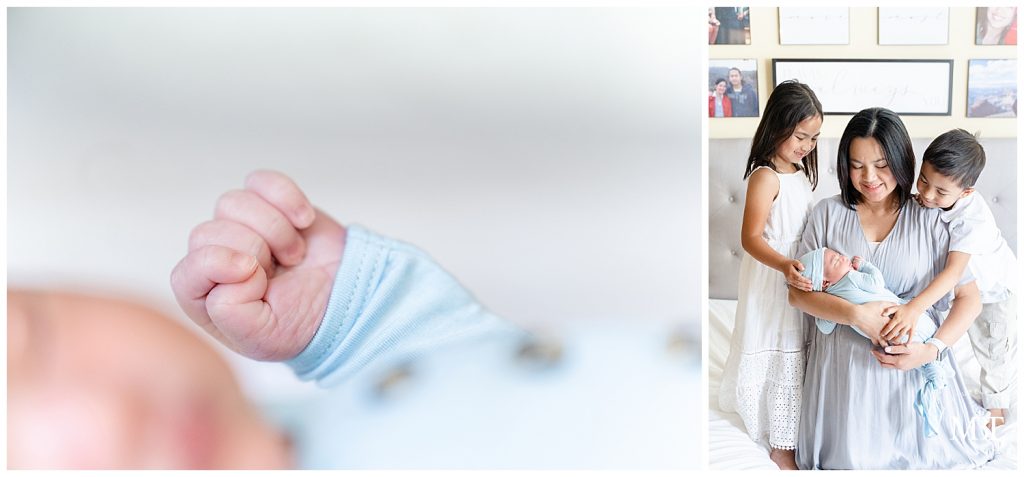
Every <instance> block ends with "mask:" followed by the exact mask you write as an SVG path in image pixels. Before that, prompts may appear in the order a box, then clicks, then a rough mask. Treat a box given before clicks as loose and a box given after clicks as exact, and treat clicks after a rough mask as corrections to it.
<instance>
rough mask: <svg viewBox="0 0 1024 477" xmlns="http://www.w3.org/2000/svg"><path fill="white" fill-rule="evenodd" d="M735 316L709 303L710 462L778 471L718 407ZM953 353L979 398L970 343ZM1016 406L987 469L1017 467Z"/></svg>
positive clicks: (721, 303)
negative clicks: (719, 389) (994, 456)
mask: <svg viewBox="0 0 1024 477" xmlns="http://www.w3.org/2000/svg"><path fill="white" fill-rule="evenodd" d="M735 316H736V301H735V300H710V301H709V304H708V406H709V409H708V462H709V465H710V468H712V469H715V470H724V469H728V470H744V469H775V468H776V467H775V464H774V463H773V462H772V461H771V459H769V458H768V447H767V446H762V445H760V444H757V443H756V442H754V441H752V440H750V438H749V437H747V432H746V430H745V429H744V427H743V421H741V420H740V417H739V415H738V414H736V413H732V412H723V411H722V410H720V409H719V408H718V387H719V385H720V384H721V382H722V370H723V368H724V367H725V360H726V359H727V358H728V357H729V337H730V335H731V333H732V326H733V320H734V318H735ZM953 353H954V355H955V356H956V359H957V362H958V363H960V366H961V367H960V369H961V371H962V372H963V375H964V379H965V381H966V382H967V385H968V387H969V388H970V389H971V390H972V393H973V394H974V395H975V399H977V398H978V396H979V395H980V386H979V384H978V362H977V360H975V359H974V352H973V351H972V350H971V345H970V343H969V340H968V339H967V338H966V337H964V338H963V339H961V340H960V341H958V342H957V343H956V344H954V345H953ZM1017 409H1018V406H1017V403H1014V404H1013V405H1012V406H1011V407H1010V409H1009V411H1008V416H1009V417H1008V419H1007V423H1006V425H1004V426H1000V427H998V428H996V436H997V437H998V438H999V440H1000V447H999V453H998V454H997V455H996V458H995V460H993V461H992V462H989V464H988V465H987V466H986V467H985V468H986V469H1016V468H1017V437H1018V436H1017V434H1018V429H1019V426H1018V424H1017V421H1018V419H1017V418H1016V416H1017Z"/></svg>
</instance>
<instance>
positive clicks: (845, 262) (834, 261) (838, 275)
mask: <svg viewBox="0 0 1024 477" xmlns="http://www.w3.org/2000/svg"><path fill="white" fill-rule="evenodd" d="M824 266H825V270H824V275H823V278H824V280H825V283H826V288H827V286H828V285H832V284H835V283H836V282H838V281H839V280H840V279H842V278H843V277H845V276H846V274H847V273H849V271H850V270H852V269H853V266H852V265H851V264H850V259H849V258H847V257H846V256H844V255H842V254H840V253H839V252H836V251H834V250H832V249H829V248H826V249H825V263H824Z"/></svg>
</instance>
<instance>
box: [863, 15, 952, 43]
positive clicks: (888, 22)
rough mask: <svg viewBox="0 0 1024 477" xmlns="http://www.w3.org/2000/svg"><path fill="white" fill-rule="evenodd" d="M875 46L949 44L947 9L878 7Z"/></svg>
mask: <svg viewBox="0 0 1024 477" xmlns="http://www.w3.org/2000/svg"><path fill="white" fill-rule="evenodd" d="M878 44H879V45H947V44H949V8H948V7H913V8H907V7H878Z"/></svg>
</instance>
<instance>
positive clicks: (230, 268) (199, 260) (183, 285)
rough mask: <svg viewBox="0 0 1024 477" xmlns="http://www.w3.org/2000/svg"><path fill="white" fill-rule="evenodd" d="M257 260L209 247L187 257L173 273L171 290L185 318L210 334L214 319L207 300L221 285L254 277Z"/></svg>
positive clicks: (230, 251)
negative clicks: (211, 319) (187, 317)
mask: <svg viewBox="0 0 1024 477" xmlns="http://www.w3.org/2000/svg"><path fill="white" fill-rule="evenodd" d="M256 266H257V263H256V258H254V257H252V256H250V255H246V254H244V253H239V252H237V251H235V250H232V249H230V248H227V247H222V246H219V245H208V246H204V247H200V248H197V249H195V250H193V251H191V252H189V253H188V255H185V258H182V259H181V261H180V262H178V264H177V265H176V266H175V267H174V270H172V271H171V289H172V290H174V297H175V299H177V301H178V304H179V305H181V308H182V309H183V310H185V314H187V315H188V316H189V318H192V320H193V321H195V322H196V324H198V325H199V326H201V327H203V328H204V329H206V330H207V331H210V332H212V331H213V330H211V329H210V316H209V315H208V314H207V313H206V296H207V294H208V293H210V290H212V289H213V288H214V287H216V286H217V285H218V284H221V283H237V282H241V281H243V280H245V279H247V278H249V277H250V276H252V274H253V272H254V271H255V269H256Z"/></svg>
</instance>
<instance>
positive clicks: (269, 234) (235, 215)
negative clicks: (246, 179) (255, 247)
mask: <svg viewBox="0 0 1024 477" xmlns="http://www.w3.org/2000/svg"><path fill="white" fill-rule="evenodd" d="M214 217H215V218H216V219H217V220H223V221H231V222H237V223H239V224H241V225H244V226H246V227H248V228H249V229H250V230H252V231H253V232H255V233H256V234H258V235H259V236H260V237H262V238H263V240H264V241H266V243H267V245H268V246H270V251H271V252H272V253H273V254H274V257H275V258H277V261H278V262H281V264H282V265H285V266H291V265H296V264H298V263H299V262H301V261H302V258H303V257H304V256H305V255H306V243H305V241H304V240H303V239H302V236H301V235H299V231H298V230H297V229H296V228H295V227H294V226H293V225H292V223H291V222H290V221H289V219H288V218H287V217H285V216H284V214H282V213H281V211H280V210H278V209H277V208H275V207H274V206H273V205H271V204H270V203H268V202H267V201H266V200H264V199H263V198H262V197H261V196H260V195H258V194H256V193H255V192H252V191H248V190H234V191H229V192H226V193H224V195H222V196H220V199H218V200H217V207H216V211H215V212H214Z"/></svg>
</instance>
